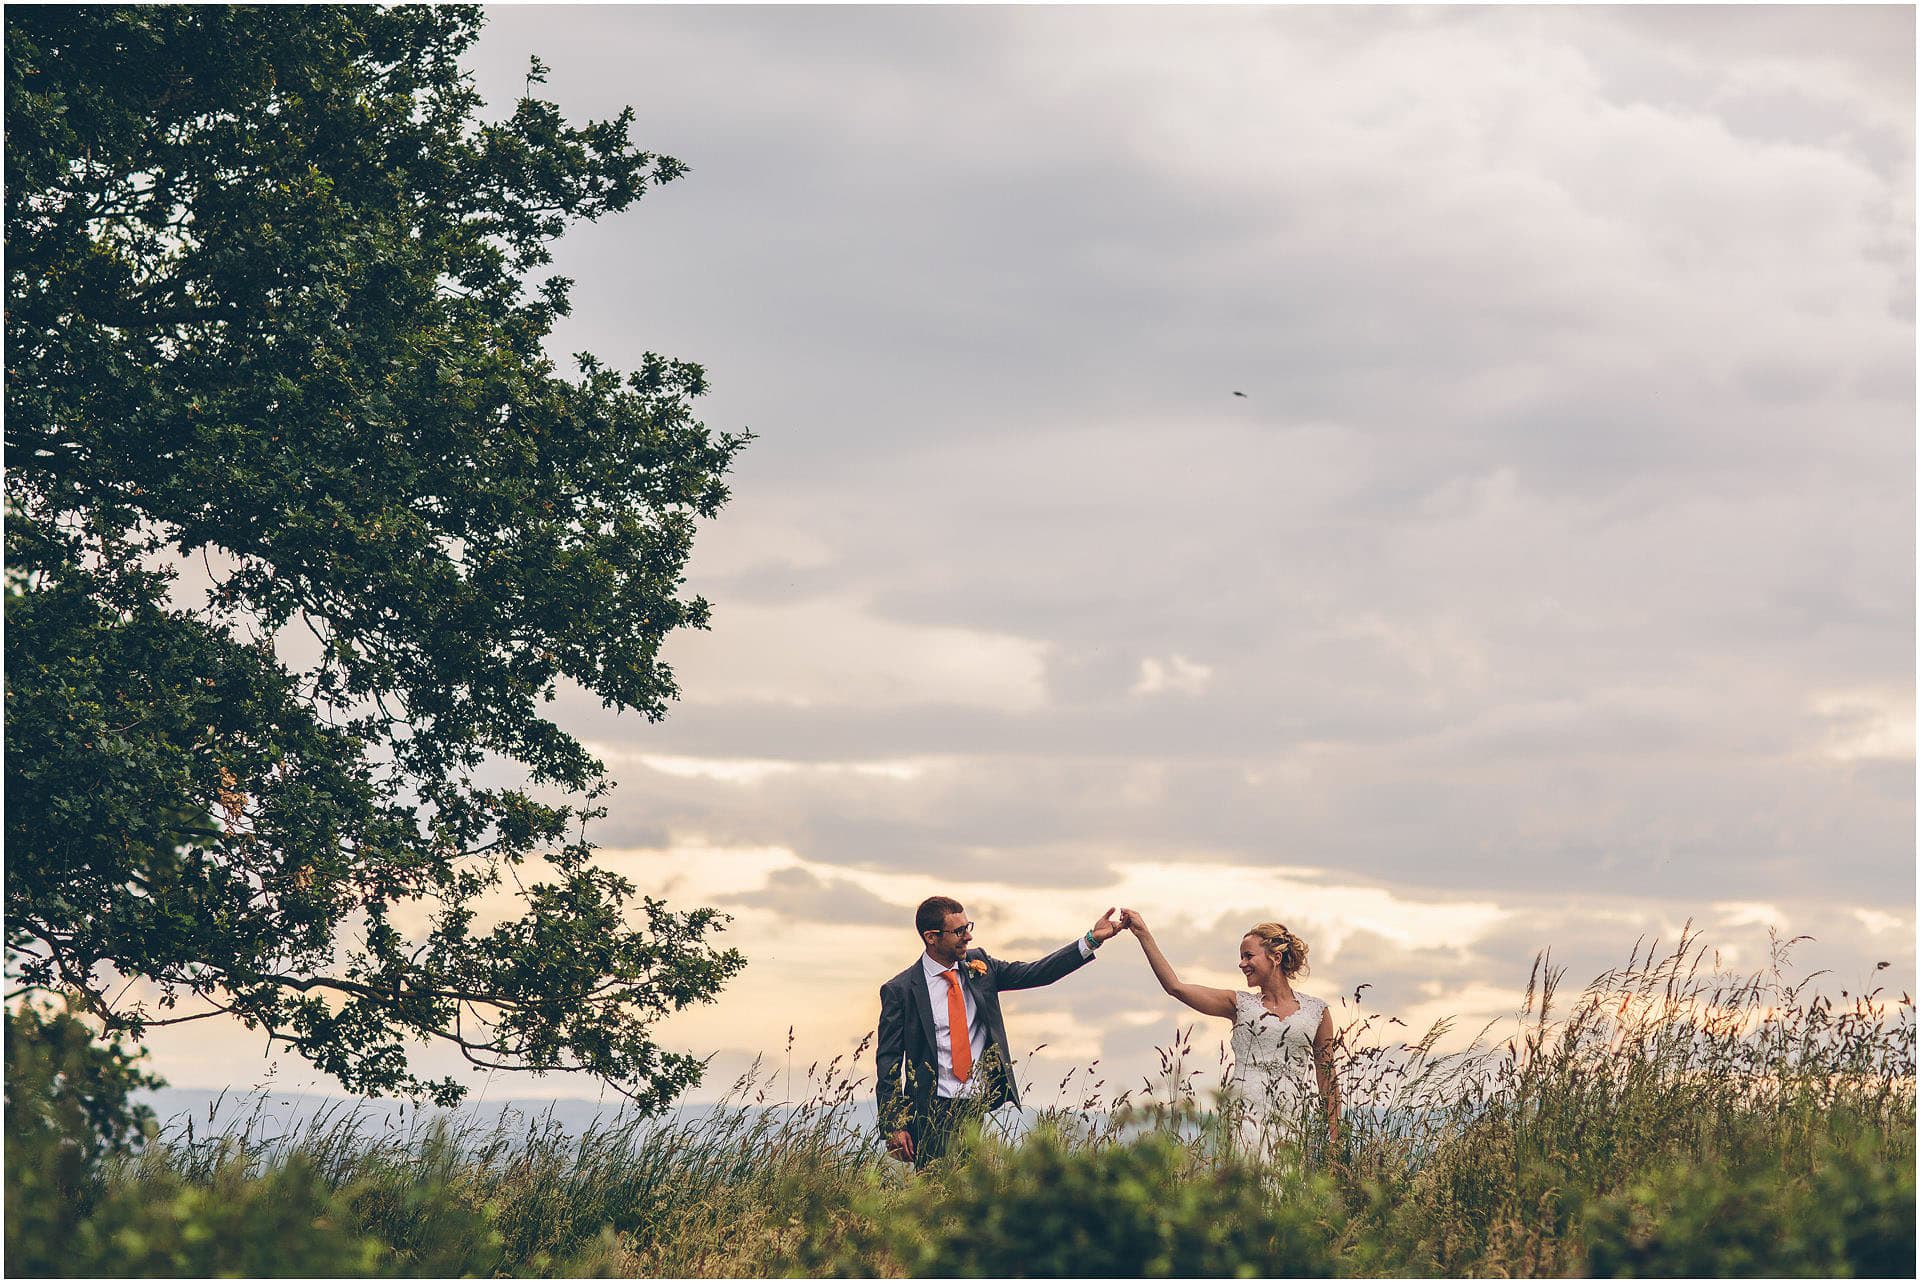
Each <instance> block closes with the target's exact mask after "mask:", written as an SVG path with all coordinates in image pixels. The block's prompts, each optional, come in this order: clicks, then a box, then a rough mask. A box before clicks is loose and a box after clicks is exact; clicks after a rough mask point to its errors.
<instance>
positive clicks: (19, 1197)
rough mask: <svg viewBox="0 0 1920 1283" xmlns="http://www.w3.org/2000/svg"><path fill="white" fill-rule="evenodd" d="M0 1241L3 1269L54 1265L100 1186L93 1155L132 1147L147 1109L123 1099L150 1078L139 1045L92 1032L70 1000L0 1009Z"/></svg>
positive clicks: (39, 1269)
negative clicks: (0, 1100)
mask: <svg viewBox="0 0 1920 1283" xmlns="http://www.w3.org/2000/svg"><path fill="white" fill-rule="evenodd" d="M6 1040H7V1041H6V1061H7V1071H6V1141H7V1157H6V1192H7V1197H6V1209H7V1210H6V1221H7V1228H6V1246H7V1265H8V1269H9V1272H10V1273H14V1274H29V1275H45V1274H51V1273H55V1272H57V1271H59V1270H60V1269H61V1267H62V1263H63V1261H64V1260H65V1259H66V1258H67V1257H68V1256H69V1255H70V1252H69V1242H68V1240H69V1239H70V1237H71V1236H72V1233H73V1230H74V1227H75V1226H76V1225H77V1224H79V1222H80V1221H81V1220H82V1219H83V1218H84V1217H85V1216H86V1215H87V1214H88V1213H89V1211H91V1209H92V1208H93V1206H94V1204H95V1203H96V1202H97V1201H98V1199H99V1197H100V1192H101V1174H100V1169H101V1163H102V1161H103V1160H104V1159H105V1158H106V1157H107V1156H108V1155H109V1154H114V1153H125V1152H130V1151H132V1150H133V1149H134V1148H136V1147H137V1146H138V1145H139V1144H140V1143H141V1141H142V1140H144V1139H145V1137H146V1135H147V1133H148V1132H149V1131H150V1130H151V1129H152V1127H153V1114H152V1111H151V1110H148V1109H146V1108H144V1107H141V1106H135V1105H133V1104H132V1103H130V1101H129V1096H130V1094H131V1093H132V1092H133V1091H135V1090H136V1089H138V1088H142V1087H156V1086H159V1080H158V1079H156V1078H153V1077H152V1076H150V1075H148V1074H146V1073H144V1072H142V1071H141V1070H140V1068H139V1066H138V1062H139V1060H140V1059H141V1057H142V1056H143V1055H145V1053H144V1052H141V1051H138V1050H133V1049H129V1048H127V1047H125V1046H123V1045H122V1044H121V1043H119V1042H118V1041H114V1042H108V1043H101V1042H96V1041H95V1040H94V1035H93V1030H92V1029H91V1028H90V1027H89V1026H88V1025H87V1024H86V1023H85V1022H83V1021H82V1020H80V1019H78V1018H77V1016H76V1015H75V1014H74V1011H73V1009H72V1008H68V1009H67V1010H65V1011H60V1012H54V1011H51V1010H47V1009H44V1008H39V1007H34V1006H30V1005H27V1004H22V1005H21V1006H20V1007H19V1008H17V1009H16V1010H12V1011H9V1012H8V1013H7V1032H6Z"/></svg>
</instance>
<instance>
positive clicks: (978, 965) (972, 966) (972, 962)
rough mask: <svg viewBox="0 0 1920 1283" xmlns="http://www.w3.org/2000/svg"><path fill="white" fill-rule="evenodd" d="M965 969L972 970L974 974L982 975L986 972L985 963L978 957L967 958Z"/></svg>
mask: <svg viewBox="0 0 1920 1283" xmlns="http://www.w3.org/2000/svg"><path fill="white" fill-rule="evenodd" d="M967 970H969V971H971V972H973V974H974V975H976V976H984V975H986V974H987V964H986V963H984V962H982V961H980V959H978V958H969V959H967Z"/></svg>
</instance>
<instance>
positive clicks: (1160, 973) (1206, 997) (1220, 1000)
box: [1120, 909, 1234, 1020]
mask: <svg viewBox="0 0 1920 1283" xmlns="http://www.w3.org/2000/svg"><path fill="white" fill-rule="evenodd" d="M1120 925H1121V926H1123V927H1125V928H1126V929H1127V930H1129V931H1131V932H1133V938H1134V939H1136V940H1138V941H1139V942H1140V951H1141V952H1142V953H1144V954H1146V955H1147V965H1148V966H1150V967H1152V968H1153V978H1154V979H1155V980H1158V981H1159V982H1160V987H1161V988H1162V989H1165V990H1166V991H1167V992H1168V993H1170V994H1172V995H1173V996H1174V997H1176V998H1178V999H1179V1000H1180V1001H1181V1002H1184V1003H1186V1004H1187V1005H1188V1006H1189V1007H1192V1008H1193V1009H1194V1010H1195V1011H1197V1012H1199V1013H1200V1014H1201V1015H1204V1016H1219V1017H1220V1018H1222V1019H1223V1020H1232V1019H1233V1014H1234V1007H1233V1004H1234V993H1233V990H1231V989H1211V988H1208V987H1207V986H1206V985H1190V984H1188V983H1187V982H1186V981H1184V980H1182V979H1181V978H1180V977H1179V976H1178V975H1175V974H1174V970H1173V964H1172V963H1170V962H1168V961H1167V955H1166V954H1164V953H1161V952H1160V946H1159V945H1158V944H1157V943H1155V941H1154V938H1153V932H1151V931H1149V930H1147V923H1146V919H1144V918H1142V917H1141V916H1140V915H1139V914H1138V913H1135V912H1134V911H1133V910H1132V909H1122V910H1120Z"/></svg>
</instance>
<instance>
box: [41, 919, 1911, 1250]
mask: <svg viewBox="0 0 1920 1283" xmlns="http://www.w3.org/2000/svg"><path fill="white" fill-rule="evenodd" d="M1706 963H1707V955H1706V954H1705V952H1704V951H1703V950H1702V949H1701V948H1700V947H1699V946H1698V944H1697V943H1696V942H1693V941H1683V942H1682V943H1681V944H1680V945H1679V947H1678V948H1676V949H1674V950H1673V951H1671V952H1670V953H1666V954H1664V955H1663V956H1661V957H1658V958H1654V957H1647V958H1640V957H1638V956H1636V957H1634V958H1632V959H1630V961H1629V963H1628V965H1626V966H1625V967H1622V968H1620V969H1618V970H1615V971H1612V972H1609V973H1607V974H1606V975H1603V976H1601V977H1599V978H1597V979H1596V980H1595V981H1594V982H1593V983H1592V984H1590V985H1588V986H1587V987H1586V988H1585V989H1584V990H1583V991H1581V992H1580V993H1578V994H1577V995H1568V994H1567V993H1566V992H1565V991H1564V988H1563V986H1562V984H1561V980H1562V977H1561V976H1560V975H1559V974H1557V973H1556V972H1555V971H1554V970H1553V968H1552V967H1551V966H1550V965H1547V964H1545V963H1544V962H1542V963H1537V964H1536V966H1535V969H1534V974H1533V976H1532V977H1531V979H1530V981H1529V983H1528V985H1527V989H1526V997H1525V1010H1526V1013H1527V1015H1526V1020H1525V1023H1524V1026H1523V1027H1522V1028H1521V1030H1520V1032H1518V1033H1517V1034H1514V1035H1513V1036H1511V1037H1507V1038H1504V1039H1502V1040H1499V1041H1493V1042H1488V1041H1484V1040H1483V1041H1479V1042H1476V1044H1475V1045H1474V1047H1473V1048H1472V1049H1471V1050H1469V1051H1467V1052H1460V1053H1453V1054H1447V1055H1441V1054H1438V1053H1436V1052H1435V1051H1434V1046H1435V1042H1436V1039H1437V1038H1438V1036H1439V1034H1440V1031H1439V1030H1438V1029H1436V1030H1431V1031H1428V1033H1427V1035H1426V1037H1424V1038H1423V1039H1421V1040H1419V1041H1415V1042H1398V1041H1393V1040H1391V1039H1386V1040H1383V1039H1381V1038H1380V1037H1379V1035H1380V1034H1381V1033H1382V1032H1383V1031H1384V1030H1386V1029H1388V1028H1389V1027H1390V1026H1389V1025H1388V1024H1387V1023H1386V1022H1385V1019H1384V1017H1383V1016H1379V1015H1373V1016H1356V1017H1355V1018H1354V1020H1353V1023H1351V1024H1350V1025H1349V1026H1348V1027H1347V1029H1346V1030H1345V1031H1343V1046H1342V1050H1341V1060H1340V1074H1341V1080H1342V1083H1343V1085H1344V1093H1345V1097H1346V1099H1347V1101H1348V1103H1349V1110H1348V1117H1347V1120H1346V1126H1345V1127H1344V1129H1343V1132H1342V1135H1341V1138H1340V1140H1339V1143H1338V1144H1337V1145H1336V1146H1334V1147H1332V1148H1331V1149H1330V1150H1326V1151H1325V1152H1316V1151H1317V1150H1319V1149H1321V1148H1324V1147H1315V1146H1307V1147H1305V1148H1304V1149H1302V1150H1287V1151H1283V1153H1282V1155H1281V1159H1280V1161H1277V1162H1276V1161H1268V1162H1264V1163H1261V1164H1258V1165H1250V1164H1248V1163H1246V1162H1245V1161H1243V1160H1242V1159H1241V1158H1239V1157H1237V1156H1236V1154H1235V1152H1234V1150H1233V1147H1232V1146H1231V1145H1227V1144H1223V1143H1222V1141H1221V1131H1222V1129H1221V1127H1220V1126H1219V1121H1218V1117H1217V1114H1216V1112H1215V1110H1214V1108H1213V1104H1214V1102H1213V1101H1212V1100H1211V1099H1209V1093H1208V1092H1207V1090H1206V1088H1205V1086H1204V1084H1205V1082H1206V1081H1207V1079H1208V1078H1209V1077H1210V1075H1209V1074H1208V1073H1205V1072H1203V1069H1209V1068H1210V1066H1202V1067H1200V1068H1194V1067H1191V1066H1192V1065H1193V1063H1194V1061H1195V1059H1196V1057H1194V1055H1193V1054H1192V1049H1191V1048H1189V1047H1186V1046H1174V1047H1170V1048H1167V1049H1166V1050H1165V1052H1164V1053H1163V1056H1164V1061H1165V1064H1164V1067H1165V1070H1166V1073H1165V1074H1164V1075H1163V1078H1162V1081H1161V1082H1160V1083H1159V1084H1158V1085H1157V1086H1156V1087H1154V1088H1153V1089H1152V1090H1148V1089H1147V1087H1146V1086H1144V1085H1143V1086H1140V1087H1137V1088H1136V1089H1135V1091H1134V1092H1132V1093H1126V1094H1123V1095H1121V1096H1119V1097H1114V1098H1107V1097H1104V1096H1103V1095H1102V1094H1101V1092H1100V1090H1099V1089H1097V1088H1096V1089H1093V1090H1090V1091H1088V1092H1087V1093H1085V1094H1084V1096H1083V1098H1082V1099H1080V1100H1078V1101H1075V1102H1074V1103H1073V1105H1072V1106H1071V1107H1056V1108H1054V1109H1051V1110H1047V1111H1043V1112H1042V1114H1041V1116H1040V1117H1039V1118H1038V1119H1036V1120H1035V1125H1034V1126H1033V1127H1032V1128H1031V1129H1029V1130H1028V1131H1027V1133H1026V1134H1025V1135H1023V1136H1022V1137H1021V1138H1020V1139H1019V1140H1017V1141H1014V1142H1006V1141H1002V1140H996V1139H992V1138H988V1139H985V1140H982V1141H980V1142H979V1143H978V1144H977V1145H976V1146H975V1147H974V1148H973V1149H972V1150H971V1152H970V1153H968V1154H967V1155H966V1156H965V1157H964V1158H961V1159H958V1160H955V1161H949V1162H947V1163H944V1164H937V1165H935V1166H934V1167H932V1168H930V1169H929V1170H928V1171H927V1172H925V1173H922V1174H920V1175H917V1176H916V1175H911V1174H910V1173H908V1172H907V1171H906V1169H904V1168H902V1167H901V1166H900V1165H898V1164H895V1163H892V1162H891V1161H889V1160H887V1159H885V1158H884V1157H883V1156H882V1155H881V1153H880V1149H879V1145H878V1141H877V1138H875V1137H874V1136H872V1135H871V1134H870V1132H869V1131H868V1129H866V1128H865V1127H863V1126H859V1125H858V1123H859V1121H861V1119H860V1117H859V1116H860V1115H863V1114H864V1113H865V1111H864V1109H862V1108H861V1103H862V1102H864V1100H865V1099H866V1098H867V1097H868V1095H869V1093H870V1091H871V1078H870V1072H871V1066H870V1062H869V1061H868V1060H867V1056H866V1053H867V1049H866V1048H865V1047H864V1046H863V1047H862V1048H860V1049H858V1050H857V1051H855V1052H853V1053H850V1054H849V1055H848V1056H846V1057H844V1058H843V1059H842V1060H839V1061H836V1062H834V1063H833V1064H830V1065H826V1066H816V1067H815V1068H814V1069H813V1070H812V1071H811V1072H810V1073H809V1075H808V1080H807V1085H808V1090H807V1093H806V1099H805V1100H803V1101H801V1102H799V1103H797V1104H791V1105H779V1104H778V1103H775V1104H771V1105H770V1102H769V1100H768V1088H769V1087H770V1086H771V1084H772V1082H773V1078H772V1076H771V1075H769V1076H767V1077H766V1078H765V1079H756V1078H752V1077H749V1078H747V1079H744V1080H742V1082H741V1083H740V1084H738V1086H737V1088H736V1091H735V1094H734V1096H733V1097H732V1098H731V1099H730V1100H729V1102H728V1103H727V1105H726V1106H724V1107H722V1108H720V1109H717V1110H714V1111H711V1112H709V1113H707V1114H705V1115H704V1116H699V1117H688V1118H684V1119H682V1120H680V1121H677V1122H664V1123H660V1122H656V1123H653V1124H647V1123H643V1122H640V1121H638V1120H616V1121H615V1122H613V1123H611V1124H605V1125H596V1126H595V1127H593V1128H592V1129H590V1130H588V1131H587V1132H585V1133H584V1134H569V1133H568V1132H567V1131H565V1130H564V1129H562V1128H560V1127H559V1126H558V1125H557V1124H553V1123H551V1122H549V1123H547V1124H544V1125H543V1124H541V1123H540V1122H538V1121H536V1122H535V1123H533V1124H531V1125H528V1126H525V1127H522V1128H519V1129H518V1130H516V1129H514V1128H511V1127H506V1126H498V1127H493V1128H488V1129H477V1128H469V1129H467V1130H466V1131H464V1132H460V1131H452V1132H450V1131H448V1130H447V1129H445V1128H438V1129H428V1130H419V1129H412V1130H405V1131H401V1130H392V1129H382V1128H381V1127H379V1126H378V1125H377V1123H370V1121H369V1119H368V1118H367V1117H366V1116H365V1115H364V1114H348V1115H340V1116H335V1117H331V1118H319V1119H315V1120H313V1121H311V1122H310V1123H309V1124H308V1125H307V1126H306V1127H304V1128H303V1129H302V1130H300V1131H299V1132H297V1133H296V1134H293V1135H286V1136H277V1137H271V1138H269V1137H267V1136H265V1135H263V1134H261V1132H260V1131H258V1130H257V1129H255V1128H254V1127H252V1126H249V1125H247V1124H237V1125H229V1126H228V1127H227V1128H226V1129H225V1130H224V1131H222V1132H221V1133H219V1134H217V1135H213V1136H207V1135H199V1134H192V1133H190V1132H189V1131H187V1130H185V1129H171V1130H169V1131H167V1132H166V1133H164V1134H162V1135H160V1136H158V1137H157V1138H156V1139H154V1140H153V1141H151V1142H150V1143H149V1144H147V1145H146V1146H145V1148H144V1150H143V1152H141V1153H139V1154H137V1155H131V1156H121V1157H114V1158H110V1159H109V1160H108V1161H107V1162H106V1163H105V1164H104V1165H103V1166H102V1167H101V1169H100V1172H99V1176H98V1179H97V1181H96V1182H95V1184H94V1185H93V1186H92V1187H91V1188H89V1189H87V1190H83V1191H79V1192H77V1193H75V1194H74V1196H73V1197H72V1199H71V1200H70V1205H63V1206H58V1207H45V1206H42V1207H37V1208H33V1209H29V1211H30V1212H31V1215H29V1214H27V1213H23V1212H21V1211H20V1210H19V1209H17V1208H16V1205H15V1204H16V1199H15V1198H14V1197H13V1195H14V1194H15V1192H16V1191H15V1190H14V1189H11V1188H10V1189H9V1199H8V1209H7V1222H8V1223H7V1239H8V1243H7V1246H8V1262H7V1264H8V1272H9V1273H11V1274H27V1273H50V1272H57V1273H70V1274H105V1275H126V1274H168V1273H178V1274H197V1275H209V1274H222V1273H229V1274H232V1273H237V1274H244V1275H274V1274H287V1275H317V1274H415V1275H439V1276H446V1275H464V1274H476V1275H482V1276H488V1275H527V1274H566V1275H602V1276H681V1277H685V1276H741V1275H756V1276H757V1275H866V1276H871V1275H881V1276H902V1275H904V1276H922V1275H938V1276H969V1275H1014V1276H1019V1275H1026V1276H1075V1275H1121V1276H1132V1275H1187V1276H1229V1277H1231V1276H1235V1275H1239V1276H1263V1277H1272V1276H1287V1275H1337V1276H1347V1277H1368V1276H1383V1275H1387V1276H1401V1275H1417V1276H1429V1275H1431V1276H1446V1275H1462V1276H1516V1275H1520V1276H1556V1275H1558V1276H1565V1275H1603V1276H1630V1275H1639V1276H1674V1275H1706V1276H1759V1275H1803V1276H1804V1275H1815V1276H1819V1275H1835V1276H1854V1277H1911V1276H1912V1273H1913V1267H1914V1126H1915V1109H1914V1106H1915V1079H1914V1006H1913V1001H1912V999H1911V997H1910V996H1908V995H1905V994H1902V995H1899V996H1898V997H1897V998H1892V997H1889V996H1887V995H1885V994H1883V993H1880V992H1873V993H1868V994H1846V995H1841V996H1840V997H1839V998H1838V999H1835V998H1832V997H1828V996H1821V995H1816V994H1815V993H1814V992H1813V990H1812V988H1811V986H1810V985H1809V984H1808V983H1807V982H1805V981H1800V982H1798V983H1795V982H1791V981H1789V980H1788V979H1787V978H1786V977H1785V975H1784V974H1783V969H1782V965H1781V960H1780V959H1779V958H1778V957H1777V958H1776V962H1775V965H1774V966H1773V967H1770V968H1769V969H1767V970H1765V971H1763V972H1761V973H1759V974H1756V975H1751V976H1747V977H1729V976H1725V975H1716V974H1714V973H1713V971H1712V969H1711V967H1710V966H1708V965H1706ZM1091 1076H1092V1075H1091V1074H1089V1075H1086V1077H1089V1078H1090V1077H1091ZM863 1077H864V1081H863ZM1310 1112H1311V1111H1306V1113H1307V1114H1309V1115H1310ZM1301 1125H1302V1126H1304V1127H1309V1128H1318V1127H1320V1126H1321V1124H1320V1123H1318V1122H1317V1120H1314V1119H1312V1118H1311V1117H1310V1116H1308V1117H1304V1118H1303V1121H1302V1123H1301ZM9 1183H10V1185H11V1184H12V1183H13V1169H12V1165H11V1164H10V1166H9Z"/></svg>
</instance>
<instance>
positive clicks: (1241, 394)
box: [1234, 392, 1251, 399]
mask: <svg viewBox="0 0 1920 1283" xmlns="http://www.w3.org/2000/svg"><path fill="white" fill-rule="evenodd" d="M1234 395H1235V396H1246V395H1247V394H1246V393H1244V392H1236V393H1234ZM1249 399H1251V398H1249Z"/></svg>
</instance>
